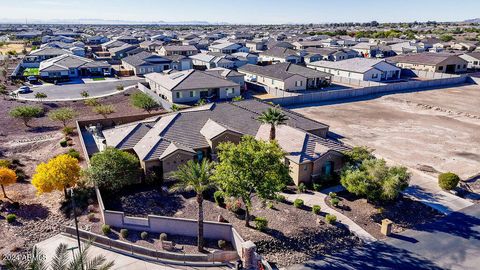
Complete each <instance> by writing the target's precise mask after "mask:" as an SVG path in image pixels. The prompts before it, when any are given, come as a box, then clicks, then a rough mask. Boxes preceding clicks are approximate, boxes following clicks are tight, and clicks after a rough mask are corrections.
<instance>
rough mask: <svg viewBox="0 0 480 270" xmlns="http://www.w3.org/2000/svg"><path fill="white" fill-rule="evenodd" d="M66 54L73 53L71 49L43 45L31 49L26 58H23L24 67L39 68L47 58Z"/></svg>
mask: <svg viewBox="0 0 480 270" xmlns="http://www.w3.org/2000/svg"><path fill="white" fill-rule="evenodd" d="M64 54H73V53H72V52H71V51H70V50H66V49H60V48H54V47H43V48H40V49H36V50H33V51H31V52H30V53H29V54H28V55H27V56H25V58H24V59H23V60H22V67H24V68H38V67H39V66H40V62H42V61H45V60H47V59H51V58H54V57H57V56H60V55H64Z"/></svg>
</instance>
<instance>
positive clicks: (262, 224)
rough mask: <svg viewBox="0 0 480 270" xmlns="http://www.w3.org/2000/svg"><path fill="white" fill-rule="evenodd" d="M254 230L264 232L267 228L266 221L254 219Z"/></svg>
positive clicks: (261, 218) (258, 218) (259, 218)
mask: <svg viewBox="0 0 480 270" xmlns="http://www.w3.org/2000/svg"><path fill="white" fill-rule="evenodd" d="M254 222H255V228H257V230H259V231H262V232H263V231H265V230H266V229H267V228H268V220H267V219H266V218H264V217H256V218H255V220H254Z"/></svg>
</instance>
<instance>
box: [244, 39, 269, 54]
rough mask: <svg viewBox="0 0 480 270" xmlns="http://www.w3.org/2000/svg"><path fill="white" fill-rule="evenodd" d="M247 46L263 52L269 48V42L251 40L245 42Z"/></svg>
mask: <svg viewBox="0 0 480 270" xmlns="http://www.w3.org/2000/svg"><path fill="white" fill-rule="evenodd" d="M245 46H246V47H247V48H248V49H249V50H250V51H251V52H261V51H264V50H266V49H267V42H266V41H265V40H249V41H247V42H246V43H245Z"/></svg>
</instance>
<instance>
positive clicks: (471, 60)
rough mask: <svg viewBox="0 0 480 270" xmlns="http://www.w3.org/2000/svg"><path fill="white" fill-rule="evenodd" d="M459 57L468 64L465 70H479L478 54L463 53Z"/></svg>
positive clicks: (479, 60)
mask: <svg viewBox="0 0 480 270" xmlns="http://www.w3.org/2000/svg"><path fill="white" fill-rule="evenodd" d="M459 57H460V58H462V59H463V60H465V61H467V62H468V64H467V68H469V69H480V52H470V53H464V54H462V55H459Z"/></svg>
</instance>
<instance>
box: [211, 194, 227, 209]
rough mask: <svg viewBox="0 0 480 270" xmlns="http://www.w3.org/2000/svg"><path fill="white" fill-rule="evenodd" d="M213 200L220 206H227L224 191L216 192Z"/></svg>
mask: <svg viewBox="0 0 480 270" xmlns="http://www.w3.org/2000/svg"><path fill="white" fill-rule="evenodd" d="M213 199H214V200H215V203H216V204H217V205H219V206H222V205H224V204H225V195H224V194H223V191H220V190H217V191H215V193H213Z"/></svg>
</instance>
